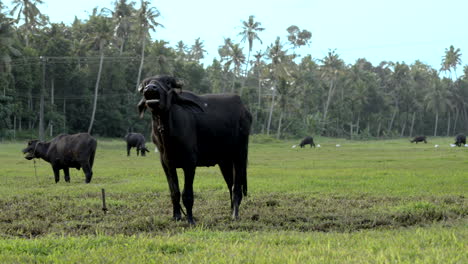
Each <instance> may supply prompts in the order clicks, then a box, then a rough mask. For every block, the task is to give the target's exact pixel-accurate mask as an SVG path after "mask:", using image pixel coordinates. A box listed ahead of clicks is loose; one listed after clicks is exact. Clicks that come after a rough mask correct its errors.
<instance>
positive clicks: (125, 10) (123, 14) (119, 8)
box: [101, 0, 135, 55]
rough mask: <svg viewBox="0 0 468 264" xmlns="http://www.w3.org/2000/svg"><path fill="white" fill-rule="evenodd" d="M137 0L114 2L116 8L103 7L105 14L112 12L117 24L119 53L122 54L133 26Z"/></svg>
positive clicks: (116, 33)
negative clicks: (134, 0)
mask: <svg viewBox="0 0 468 264" xmlns="http://www.w3.org/2000/svg"><path fill="white" fill-rule="evenodd" d="M134 5H135V2H130V3H127V0H118V1H116V2H115V3H114V10H111V9H109V8H103V9H101V12H102V13H104V14H110V16H111V17H112V20H113V22H114V24H115V27H114V35H115V37H116V40H117V42H118V46H119V54H120V55H122V53H123V50H124V46H125V43H126V42H127V40H128V38H129V35H130V32H131V28H132V21H131V18H132V16H133V15H134Z"/></svg>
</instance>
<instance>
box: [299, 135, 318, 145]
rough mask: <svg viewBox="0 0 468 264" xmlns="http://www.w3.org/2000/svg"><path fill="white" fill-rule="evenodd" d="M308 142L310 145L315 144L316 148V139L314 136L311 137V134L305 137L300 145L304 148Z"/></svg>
mask: <svg viewBox="0 0 468 264" xmlns="http://www.w3.org/2000/svg"><path fill="white" fill-rule="evenodd" d="M307 144H309V145H310V147H312V146H313V147H314V148H315V143H314V139H313V138H312V137H310V136H308V137H305V138H304V139H303V140H302V141H301V143H300V144H299V146H300V147H301V148H303V147H304V146H305V145H307Z"/></svg>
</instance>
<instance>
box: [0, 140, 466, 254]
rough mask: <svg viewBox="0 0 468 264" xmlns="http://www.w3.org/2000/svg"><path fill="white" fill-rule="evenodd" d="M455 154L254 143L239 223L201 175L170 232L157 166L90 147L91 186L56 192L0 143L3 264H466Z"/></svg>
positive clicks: (386, 143) (217, 187)
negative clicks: (189, 209) (189, 216)
mask: <svg viewBox="0 0 468 264" xmlns="http://www.w3.org/2000/svg"><path fill="white" fill-rule="evenodd" d="M452 140H453V139H452V138H446V137H443V138H439V137H437V138H429V144H418V145H415V144H410V143H409V142H408V141H407V140H403V139H399V140H379V141H364V142H363V141H354V140H353V141H351V140H343V139H338V140H337V139H332V138H321V137H319V138H317V139H316V141H317V143H318V144H320V145H321V147H320V148H316V149H313V148H309V147H307V148H302V149H301V148H291V145H293V144H297V143H298V142H297V141H285V142H283V141H276V140H274V139H273V140H272V139H271V138H267V137H262V136H253V138H252V144H251V147H250V157H249V169H248V171H249V178H248V179H249V195H248V196H247V197H245V199H244V200H243V203H242V205H241V210H240V217H241V219H240V220H239V221H232V220H231V218H230V208H229V192H228V190H227V188H226V185H225V183H224V180H223V177H222V175H221V173H220V172H219V169H218V168H217V167H210V168H198V169H197V175H196V177H195V183H194V191H195V205H194V216H195V218H196V219H195V220H196V221H197V226H196V227H195V228H193V227H190V226H189V225H188V224H187V222H186V221H180V222H174V221H172V220H171V217H172V205H171V202H170V195H169V190H168V187H167V182H166V178H165V176H164V173H163V170H162V168H161V166H160V165H159V162H158V153H149V154H148V155H147V157H136V156H135V152H133V153H132V156H130V157H127V156H126V149H125V142H124V141H123V140H107V139H99V140H98V141H99V143H98V151H97V156H96V162H95V166H94V178H93V181H92V183H91V184H84V175H83V173H82V171H76V170H73V171H71V183H66V182H64V181H63V178H62V179H61V181H60V182H59V183H58V184H55V183H54V179H53V173H52V170H51V168H50V165H49V164H48V163H46V162H44V161H39V162H37V163H36V169H35V167H34V164H33V162H32V161H28V160H26V159H23V158H22V156H21V153H20V152H19V150H20V149H21V148H22V147H24V146H25V144H24V143H23V142H21V143H15V142H13V143H3V144H2V145H1V148H0V160H1V161H2V166H0V175H1V179H0V211H1V212H2V213H1V214H0V237H1V238H0V262H2V263H11V262H14V263H17V262H22V263H24V262H34V261H37V262H49V261H57V262H79V263H96V262H104V263H116V262H155V263H164V262H175V261H178V260H180V261H183V260H187V261H188V262H189V263H200V262H210V263H252V262H255V263H323V262H328V261H329V262H331V263H344V262H345V263H373V262H375V263H394V262H404V263H439V262H443V263H465V262H466V260H467V257H468V256H467V251H466V241H467V238H468V237H467V236H468V231H467V230H468V229H467V228H466V224H467V213H468V208H467V202H466V190H467V182H466V179H467V176H468V172H467V167H468V162H467V160H468V159H467V158H468V151H467V150H468V148H465V147H463V148H451V147H450V146H449V144H450V143H452ZM267 141H268V143H260V142H267ZM337 143H338V144H340V145H341V147H339V148H337V147H335V144H337ZM433 144H438V145H440V147H439V148H434V145H433ZM151 146H152V145H150V146H148V147H151ZM35 170H36V171H37V175H35ZM183 182H184V180H183V177H181V182H180V185H181V186H183ZM101 188H105V190H106V194H107V195H106V198H107V199H106V200H107V208H108V212H107V214H104V213H103V211H102V210H101V208H102V203H101ZM155 257H157V259H155ZM463 259H465V261H463ZM321 260H322V261H321Z"/></svg>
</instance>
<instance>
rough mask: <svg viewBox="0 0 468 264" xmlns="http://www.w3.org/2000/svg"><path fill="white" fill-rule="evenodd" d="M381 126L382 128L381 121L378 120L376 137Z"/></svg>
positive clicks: (378, 135)
mask: <svg viewBox="0 0 468 264" xmlns="http://www.w3.org/2000/svg"><path fill="white" fill-rule="evenodd" d="M381 126H382V120H379V124H378V125H377V133H376V137H380V127H381Z"/></svg>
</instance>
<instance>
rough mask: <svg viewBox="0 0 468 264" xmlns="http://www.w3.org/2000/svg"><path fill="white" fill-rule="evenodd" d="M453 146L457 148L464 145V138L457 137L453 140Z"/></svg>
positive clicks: (463, 136)
mask: <svg viewBox="0 0 468 264" xmlns="http://www.w3.org/2000/svg"><path fill="white" fill-rule="evenodd" d="M453 144H455V145H457V147H461V146H464V145H465V144H466V136H465V135H463V134H459V135H457V137H456V138H455V143H453Z"/></svg>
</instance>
